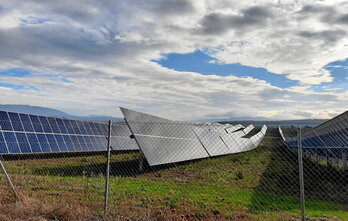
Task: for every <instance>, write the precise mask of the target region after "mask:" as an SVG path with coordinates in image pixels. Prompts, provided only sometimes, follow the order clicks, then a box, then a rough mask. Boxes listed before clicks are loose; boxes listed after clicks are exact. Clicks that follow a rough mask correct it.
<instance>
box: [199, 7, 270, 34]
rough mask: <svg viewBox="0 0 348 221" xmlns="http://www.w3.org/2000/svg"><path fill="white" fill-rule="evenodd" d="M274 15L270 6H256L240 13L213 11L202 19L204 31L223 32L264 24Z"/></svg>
mask: <svg viewBox="0 0 348 221" xmlns="http://www.w3.org/2000/svg"><path fill="white" fill-rule="evenodd" d="M270 17H272V13H271V12H270V10H269V8H268V7H263V6H254V7H250V8H247V9H244V10H241V13H240V15H231V14H223V13H220V12H213V13H210V14H208V15H206V16H205V17H204V18H203V19H202V22H201V24H202V27H203V33H205V34H221V33H225V32H227V31H228V30H230V29H235V30H241V29H245V28H249V27H255V26H261V25H264V24H265V23H266V21H267V19H268V18H270Z"/></svg>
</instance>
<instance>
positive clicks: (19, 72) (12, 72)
mask: <svg viewBox="0 0 348 221" xmlns="http://www.w3.org/2000/svg"><path fill="white" fill-rule="evenodd" d="M31 74H32V72H31V71H30V70H28V69H23V68H10V69H2V70H1V69H0V76H5V77H26V76H28V75H31Z"/></svg>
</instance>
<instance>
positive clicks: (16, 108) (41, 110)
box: [0, 104, 123, 121]
mask: <svg viewBox="0 0 348 221" xmlns="http://www.w3.org/2000/svg"><path fill="white" fill-rule="evenodd" d="M0 110H2V111H12V112H19V113H26V114H37V115H43V116H50V117H63V118H69V119H74V120H86V121H108V120H112V121H123V119H122V118H116V117H109V116H98V115H90V116H76V115H70V114H67V113H65V112H63V111H60V110H56V109H53V108H47V107H39V106H30V105H17V104H0Z"/></svg>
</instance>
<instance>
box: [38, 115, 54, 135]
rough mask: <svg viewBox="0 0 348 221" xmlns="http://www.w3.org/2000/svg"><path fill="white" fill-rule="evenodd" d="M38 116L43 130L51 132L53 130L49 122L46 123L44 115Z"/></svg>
mask: <svg viewBox="0 0 348 221" xmlns="http://www.w3.org/2000/svg"><path fill="white" fill-rule="evenodd" d="M38 117H39V121H40V123H41V126H42V129H43V131H44V132H46V133H52V132H53V131H52V129H51V126H50V124H49V123H48V120H47V118H46V117H44V116H38Z"/></svg>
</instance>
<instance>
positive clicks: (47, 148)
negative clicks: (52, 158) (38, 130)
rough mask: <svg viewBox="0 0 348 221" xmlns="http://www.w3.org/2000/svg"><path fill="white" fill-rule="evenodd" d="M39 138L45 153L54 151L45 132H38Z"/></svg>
mask: <svg viewBox="0 0 348 221" xmlns="http://www.w3.org/2000/svg"><path fill="white" fill-rule="evenodd" d="M37 139H38V140H39V143H40V145H41V149H42V152H44V153H50V152H52V151H51V147H50V145H49V144H48V141H47V138H46V136H45V134H37Z"/></svg>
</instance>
